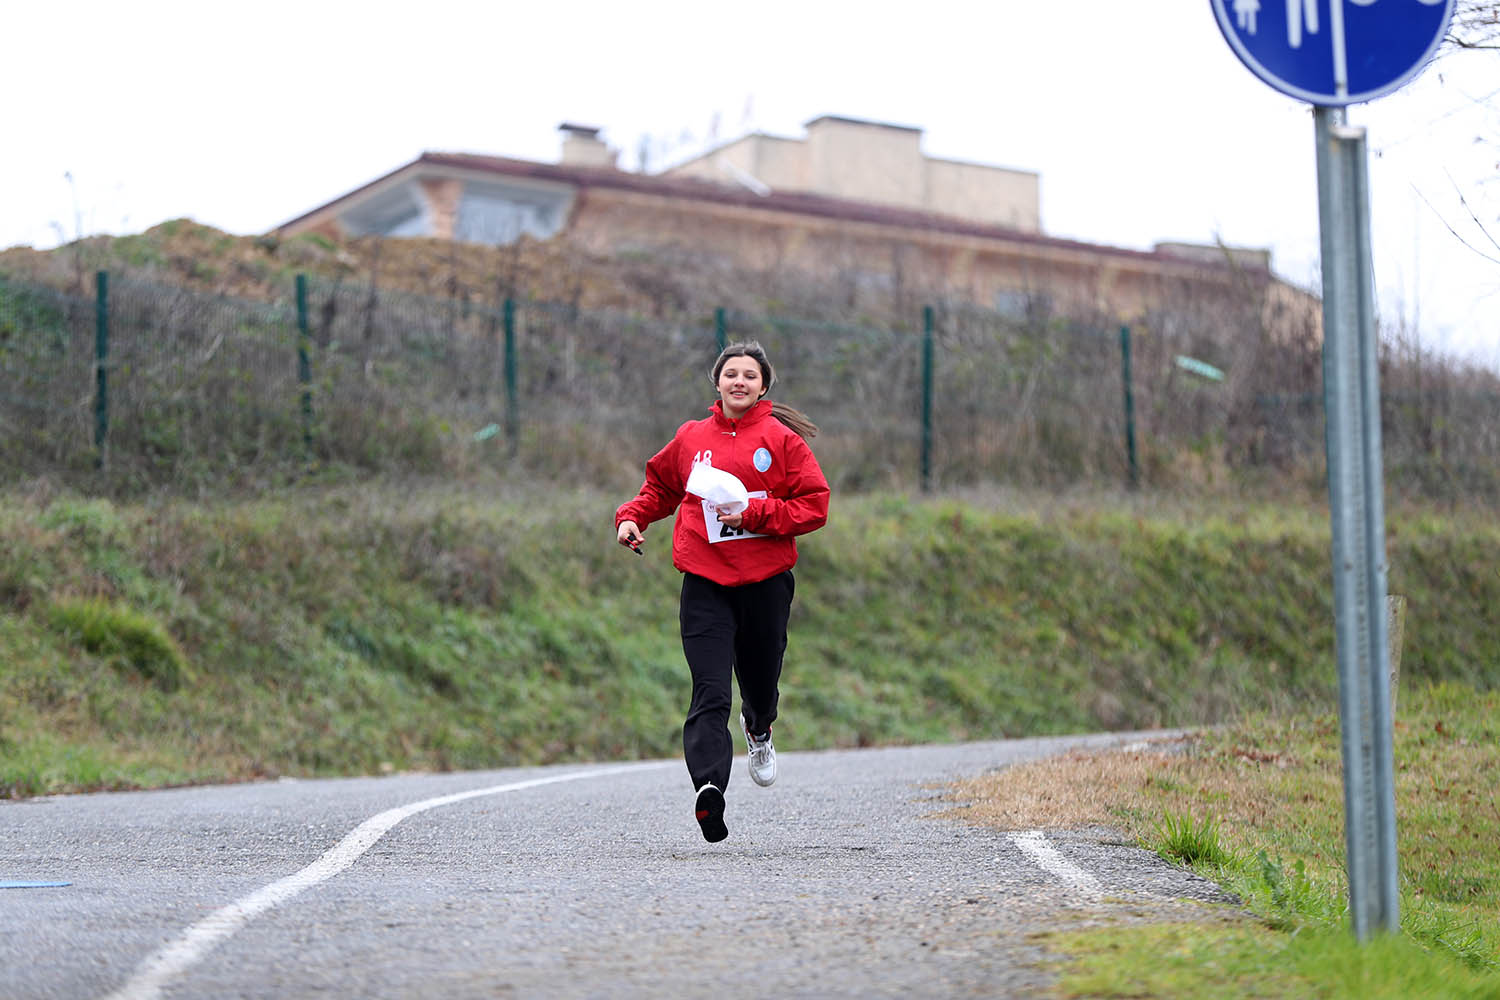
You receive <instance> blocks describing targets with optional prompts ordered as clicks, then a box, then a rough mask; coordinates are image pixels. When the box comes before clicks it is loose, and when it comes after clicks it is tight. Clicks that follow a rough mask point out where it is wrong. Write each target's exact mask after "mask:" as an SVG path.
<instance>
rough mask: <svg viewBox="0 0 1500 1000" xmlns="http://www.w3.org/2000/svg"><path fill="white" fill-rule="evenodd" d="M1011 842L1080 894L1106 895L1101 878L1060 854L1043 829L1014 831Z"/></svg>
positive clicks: (1090, 896) (1091, 895)
mask: <svg viewBox="0 0 1500 1000" xmlns="http://www.w3.org/2000/svg"><path fill="white" fill-rule="evenodd" d="M1010 842H1011V843H1012V844H1015V845H1016V847H1018V848H1019V849H1020V850H1021V853H1023V854H1025V855H1026V856H1027V857H1028V858H1030V859H1031V860H1032V861H1035V862H1036V863H1037V865H1038V866H1040V867H1041V868H1042V870H1043V871H1047V872H1050V873H1051V874H1053V875H1056V876H1057V877H1058V878H1060V879H1062V880H1063V881H1064V882H1066V883H1067V884H1068V885H1070V886H1072V887H1073V888H1074V890H1076V891H1077V892H1078V894H1079V895H1080V896H1083V897H1085V898H1087V899H1099V898H1100V897H1102V896H1103V895H1104V887H1103V886H1102V885H1100V884H1099V880H1098V879H1096V878H1094V876H1092V875H1090V874H1089V873H1088V872H1086V871H1084V870H1083V869H1082V868H1079V867H1078V866H1077V865H1075V864H1074V863H1073V862H1071V861H1069V860H1068V859H1067V858H1065V857H1063V856H1062V855H1061V854H1059V853H1058V852H1057V848H1055V847H1053V846H1052V845H1051V844H1049V843H1048V842H1047V835H1046V834H1044V833H1042V831H1040V830H1027V831H1025V832H1024V833H1013V834H1011V835H1010Z"/></svg>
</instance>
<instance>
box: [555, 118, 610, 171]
mask: <svg viewBox="0 0 1500 1000" xmlns="http://www.w3.org/2000/svg"><path fill="white" fill-rule="evenodd" d="M557 130H558V131H559V132H561V133H562V134H563V141H562V160H561V162H562V163H563V165H565V166H569V167H609V168H611V169H613V168H614V166H615V157H616V156H617V155H618V154H617V153H616V152H615V151H614V150H612V149H610V148H609V147H608V146H606V145H605V144H604V140H603V139H600V138H599V129H598V128H595V127H594V126H592V125H577V124H574V123H573V122H563V123H562V124H561V125H559V126H557Z"/></svg>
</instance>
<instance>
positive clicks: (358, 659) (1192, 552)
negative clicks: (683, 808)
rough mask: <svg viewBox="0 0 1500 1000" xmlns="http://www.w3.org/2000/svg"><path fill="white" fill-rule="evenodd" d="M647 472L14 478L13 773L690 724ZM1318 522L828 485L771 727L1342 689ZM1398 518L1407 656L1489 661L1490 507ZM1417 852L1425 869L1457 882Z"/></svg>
mask: <svg viewBox="0 0 1500 1000" xmlns="http://www.w3.org/2000/svg"><path fill="white" fill-rule="evenodd" d="M635 485H636V483H635V482H634V481H633V480H632V481H630V482H622V483H620V484H618V488H617V489H615V490H614V491H613V492H610V493H603V492H588V491H576V492H561V491H557V490H554V489H547V488H544V487H543V486H541V485H534V486H532V485H527V486H523V485H514V484H512V485H495V486H492V487H481V486H475V485H468V486H460V485H453V484H449V483H439V484H421V483H417V484H411V483H402V484H388V485H384V486H381V485H377V484H366V485H362V486H359V487H327V488H316V487H307V488H303V489H300V490H295V491H286V492H284V493H280V494H277V495H275V496H273V497H271V498H269V499H263V500H258V501H245V502H235V503H193V502H187V501H166V500H163V501H156V502H150V503H140V504H125V503H112V502H109V501H104V500H87V499H83V498H79V497H77V496H73V495H69V494H61V495H50V494H49V493H48V491H46V490H37V491H33V492H32V493H25V494H23V493H16V494H14V495H11V496H9V497H7V502H6V503H5V504H3V505H0V596H3V597H4V598H5V601H4V610H3V612H0V739H3V740H4V741H6V742H5V745H6V746H7V747H8V748H11V749H12V752H13V754H14V756H15V759H16V760H18V761H27V762H29V763H27V764H26V765H25V766H24V768H23V767H20V766H19V765H17V767H15V768H13V769H12V770H13V772H14V773H13V774H12V775H11V776H10V777H9V778H7V781H6V784H5V790H4V791H0V794H11V795H29V794H38V793H41V792H51V791H61V790H69V789H87V788H99V787H128V786H131V785H141V786H149V785H160V784H170V783H174V782H181V781H201V780H206V779H215V778H217V779H226V780H227V779H240V778H252V777H261V776H268V775H280V774H293V775H314V774H317V775H333V774H356V773H375V772H378V771H382V770H388V769H391V768H395V769H398V770H400V769H448V768H471V767H493V766H507V765H513V764H529V763H546V762H552V761H569V760H593V759H628V758H639V757H654V756H673V755H675V754H677V753H678V752H680V726H681V720H682V714H683V712H684V710H685V707H686V700H687V696H688V683H687V676H686V668H685V667H684V666H683V664H682V654H681V648H680V644H679V641H678V637H677V634H676V597H677V589H678V586H679V580H680V578H679V575H678V574H677V573H676V571H675V570H673V569H672V567H671V565H670V560H669V552H668V549H669V537H668V536H669V531H670V529H669V525H667V524H660V525H657V526H655V527H653V529H652V530H651V533H650V534H649V535H648V543H647V556H646V558H644V559H642V558H638V557H635V556H631V555H630V554H629V553H626V552H624V551H623V550H622V549H620V548H619V547H618V546H616V545H614V544H613V533H612V530H611V516H612V513H613V509H614V507H615V505H616V504H617V503H618V502H619V501H620V500H621V499H623V498H624V497H625V496H626V495H628V493H629V491H630V490H632V489H633V488H634V487H635ZM1326 522H1327V516H1326V512H1323V511H1319V510H1316V509H1298V508H1296V507H1295V506H1289V505H1282V506H1271V505H1265V506H1254V505H1248V504H1246V505H1233V506H1226V505H1223V504H1220V505H1219V506H1218V507H1217V508H1216V509H1215V510H1214V512H1213V513H1211V514H1208V515H1205V514H1204V513H1203V512H1201V511H1199V510H1195V509H1193V508H1191V507H1190V506H1188V505H1186V504H1181V503H1174V504H1168V503H1164V502H1161V501H1157V502H1154V503H1153V502H1150V501H1146V500H1141V499H1129V500H1118V501H1116V502H1113V503H1105V502H1102V501H1101V502H1098V503H1094V504H1090V503H1083V502H1079V501H1066V502H1063V501H1058V500H1057V499H1056V498H1050V497H1043V498H1036V499H1034V500H1033V499H1027V498H1018V497H1013V496H997V497H988V498H985V497H977V498H970V499H969V500H967V501H964V502H960V501H958V500H955V499H951V498H948V499H934V500H918V499H912V498H905V497H899V496H898V497H891V496H884V497H853V496H840V497H839V499H838V501H837V503H836V504H835V509H834V515H833V519H832V521H831V522H830V524H829V526H828V527H827V528H825V529H824V530H822V531H820V532H818V533H817V534H815V535H813V536H811V537H809V538H807V539H805V540H804V541H803V542H802V545H801V551H802V560H801V562H800V564H799V567H798V570H797V578H798V598H797V602H796V604H795V605H794V608H793V615H792V623H791V637H790V648H789V651H788V658H787V666H786V670H785V674H784V684H783V697H782V710H783V712H782V719H781V720H780V721H778V723H777V734H778V737H779V738H780V739H781V740H783V741H785V744H786V745H787V746H789V747H797V748H816V747H829V746H858V745H869V744H877V743H899V742H917V741H933V740H938V741H948V740H964V739H976V738H997V737H1005V736H1024V735H1037V734H1046V733H1062V732H1072V731H1082V730H1096V729H1121V728H1137V727H1149V726H1158V725H1190V724H1195V723H1204V722H1219V721H1224V720H1228V719H1233V718H1237V717H1239V716H1240V715H1242V714H1243V713H1244V712H1245V711H1247V710H1253V709H1267V710H1271V711H1275V712H1284V711H1286V710H1287V709H1289V708H1291V707H1293V706H1298V705H1309V704H1310V705H1322V706H1331V705H1332V704H1333V691H1334V683H1335V682H1334V671H1333V669H1332V666H1331V664H1332V628H1331V626H1330V622H1331V614H1332V612H1331V605H1330V598H1329V589H1330V586H1329V572H1328V565H1327V564H1328V553H1329V543H1328V532H1327V526H1326ZM1390 522H1391V545H1390V549H1391V560H1390V561H1391V580H1392V590H1393V591H1397V592H1400V593H1403V594H1405V595H1406V596H1407V597H1408V599H1409V602H1410V605H1409V611H1408V626H1407V633H1408V634H1407V643H1406V649H1405V655H1404V658H1403V675H1404V676H1405V677H1406V678H1407V679H1408V680H1411V681H1414V682H1425V681H1427V680H1429V679H1433V678H1450V679H1457V680H1462V681H1464V682H1465V683H1466V684H1469V685H1471V686H1473V687H1476V688H1479V689H1486V688H1488V687H1490V686H1493V684H1494V681H1495V678H1496V676H1497V674H1500V669H1497V667H1496V666H1495V665H1496V664H1500V633H1497V632H1496V631H1495V630H1494V629H1493V628H1492V627H1491V619H1492V615H1491V612H1490V609H1492V608H1494V607H1496V606H1500V575H1497V574H1496V573H1495V572H1494V570H1493V567H1494V566H1495V565H1500V558H1497V557H1500V533H1497V531H1496V529H1495V528H1494V527H1493V526H1492V524H1491V523H1490V522H1488V521H1485V520H1483V519H1479V518H1474V519H1465V518H1463V517H1458V516H1448V517H1443V518H1439V517H1436V516H1433V515H1428V514H1415V515H1403V514H1399V513H1398V514H1395V515H1392V516H1391V518H1390ZM1455 563H1457V564H1458V565H1455ZM7 756H9V755H7ZM89 761H92V762H93V763H92V764H85V763H84V762H89ZM1431 877H1432V879H1433V882H1432V885H1431V891H1432V892H1433V893H1435V894H1438V893H1447V894H1449V895H1454V894H1462V893H1463V892H1465V891H1468V888H1469V887H1470V883H1469V882H1465V881H1462V880H1459V881H1450V882H1443V881H1442V877H1441V876H1440V875H1438V874H1434V875H1433V876H1431Z"/></svg>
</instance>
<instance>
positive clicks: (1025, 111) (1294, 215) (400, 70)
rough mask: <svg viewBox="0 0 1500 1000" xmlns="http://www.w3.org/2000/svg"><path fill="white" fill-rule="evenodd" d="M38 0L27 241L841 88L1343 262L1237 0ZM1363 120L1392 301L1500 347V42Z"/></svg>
mask: <svg viewBox="0 0 1500 1000" xmlns="http://www.w3.org/2000/svg"><path fill="white" fill-rule="evenodd" d="M1266 2H1276V0H1266ZM1387 2H1393V3H1394V2H1402V0H1387ZM11 7H12V9H10V10H8V11H7V13H6V16H5V22H6V25H5V30H4V36H3V38H4V41H3V46H0V48H3V51H4V53H5V64H6V73H5V76H6V78H7V81H8V82H9V87H8V91H9V93H10V100H9V101H8V102H7V104H8V108H7V113H6V115H5V124H4V135H5V141H4V144H3V146H0V247H8V246H12V245H16V244H30V245H33V246H38V247H48V246H53V245H56V244H57V242H58V241H59V238H60V237H66V238H68V239H71V238H72V237H73V236H74V235H76V234H77V233H78V232H80V231H81V232H83V233H97V232H110V233H131V232H139V231H141V230H144V229H146V228H149V227H151V226H153V225H156V224H157V223H159V222H162V221H164V220H166V219H171V218H178V217H184V216H185V217H190V218H193V219H196V220H197V221H199V222H202V223H205V224H207V225H211V226H215V227H217V228H220V229H224V230H227V231H229V232H232V233H239V234H246V233H257V232H262V231H265V230H268V229H270V228H272V227H274V226H276V225H277V224H279V223H281V222H284V221H286V220H288V219H290V218H293V217H295V216H297V215H300V214H301V213H303V212H305V211H307V210H309V209H311V208H314V207H316V206H317V205H319V204H322V203H323V202H325V201H327V200H330V199H332V198H334V197H337V196H338V195H340V194H343V193H344V192H346V191H348V190H350V189H352V188H354V187H356V186H358V185H360V184H362V183H364V182H366V181H368V180H371V179H373V178H375V177H377V176H380V175H382V174H384V173H386V172H388V171H390V170H393V169H395V168H396V167H398V166H401V165H402V164H404V163H406V162H408V161H410V160H412V159H414V158H415V157H416V156H417V155H419V154H420V153H421V152H422V151H424V150H445V151H461V152H475V153H493V154H498V155H505V156H516V157H521V158H526V159H536V160H545V161H553V160H555V159H556V158H557V155H558V151H559V138H560V137H559V135H558V133H557V131H556V128H557V125H558V124H559V123H560V122H562V121H574V122H581V123H585V124H590V125H597V126H601V127H603V129H604V138H605V139H606V140H608V141H609V142H610V143H611V144H612V145H614V146H617V147H619V148H620V149H622V150H623V153H622V156H621V163H622V165H630V166H633V165H634V164H635V163H636V159H637V150H638V148H639V145H640V142H641V140H642V137H650V138H652V139H653V140H655V142H656V143H657V144H658V145H659V146H665V145H666V144H667V143H669V142H670V143H673V144H675V145H676V153H677V155H679V156H681V155H685V154H686V153H689V152H697V151H700V150H701V149H703V148H705V142H706V139H707V136H708V133H709V130H710V127H711V123H712V122H713V121H714V120H715V118H717V120H718V123H719V126H718V134H719V137H720V138H721V139H729V138H733V137H735V136H737V135H739V134H742V133H743V132H745V131H750V130H758V131H764V132H770V133H772V134H776V135H785V136H790V137H800V136H801V135H802V125H803V124H804V123H805V122H806V121H808V120H809V119H812V118H815V117H817V116H819V115H823V114H834V115H843V116H848V117H856V118H869V119H874V120H879V121H887V122H892V123H895V124H901V125H910V126H916V127H919V128H922V129H923V130H924V136H923V149H924V151H925V152H926V153H927V154H928V155H929V156H937V157H944V158H950V159H958V160H968V161H973V162H978V163H988V164H994V165H999V166H1007V167H1017V168H1021V169H1026V170H1034V171H1037V172H1038V173H1040V175H1041V192H1042V227H1043V229H1044V231H1045V232H1047V233H1048V234H1050V235H1054V236H1062V237H1068V238H1072V239H1080V240H1086V241H1089V242H1095V243H1103V244H1110V245H1115V246H1122V247H1131V248H1137V249H1149V248H1150V247H1151V245H1152V244H1153V243H1155V242H1157V241H1159V240H1187V241H1194V242H1209V241H1212V240H1214V239H1216V238H1218V239H1223V240H1224V241H1225V242H1227V243H1230V244H1238V245H1248V246H1268V247H1271V248H1272V249H1273V251H1274V266H1275V268H1276V270H1277V272H1278V273H1279V274H1281V275H1282V276H1283V277H1285V278H1287V279H1288V280H1290V281H1293V282H1295V283H1297V284H1300V285H1303V286H1305V287H1310V288H1313V289H1316V288H1317V286H1318V283H1319V279H1318V269H1317V268H1318V264H1317V261H1318V244H1319V240H1318V213H1317V188H1316V175H1315V168H1314V150H1313V124H1312V118H1311V114H1310V112H1309V110H1308V108H1307V106H1306V105H1303V104H1301V103H1300V102H1297V101H1294V100H1292V99H1290V98H1286V97H1283V96H1281V95H1279V94H1278V93H1276V92H1275V91H1273V90H1271V89H1270V88H1269V87H1267V86H1266V85H1265V84H1263V83H1261V82H1260V81H1259V80H1257V79H1256V78H1255V77H1253V76H1252V75H1251V74H1250V72H1249V70H1247V69H1245V68H1244V67H1243V66H1242V65H1241V64H1240V63H1239V62H1238V60H1237V59H1236V58H1235V56H1234V55H1233V54H1232V53H1231V51H1230V49H1229V46H1228V45H1227V44H1226V43H1225V41H1224V40H1223V38H1222V37H1221V36H1220V34H1219V31H1218V28H1217V26H1216V25H1215V23H1214V18H1213V14H1212V11H1211V7H1210V3H1209V0H1145V2H1137V3H1127V2H1123V0H1067V2H1062V0H1053V2H1039V0H926V2H923V3H917V4H910V3H908V4H896V3H870V2H863V3H853V2H831V0H824V2H820V0H800V2H787V0H761V2H759V3H753V4H751V3H716V2H713V0H696V2H685V0H664V2H651V0H638V2H634V3H620V2H618V0H609V2H602V0H576V2H571V3H556V4H549V3H536V2H512V3H506V2H499V3H494V2H491V3H477V2H457V0H425V2H422V3H400V4H398V3H390V2H383V0H365V2H362V3H351V2H345V0H322V2H320V0H295V2H291V0H263V2H260V3H256V4H250V5H221V4H210V3H203V2H202V0H194V2H168V0H137V2H134V3H129V4H122V3H115V2H111V3H99V2H68V0H54V2H51V3H47V4H41V3H35V4H21V3H16V4H12V5H11ZM1349 117H1350V121H1351V123H1352V124H1356V125H1363V126H1366V127H1367V128H1368V130H1369V144H1370V148H1371V151H1372V159H1371V162H1370V174H1371V188H1372V192H1373V194H1372V202H1373V204H1372V213H1371V217H1372V222H1373V226H1374V259H1375V271H1376V285H1377V289H1378V293H1379V296H1380V300H1381V311H1382V314H1383V316H1384V318H1385V319H1386V321H1387V322H1391V321H1395V320H1398V319H1400V318H1405V319H1406V320H1407V321H1408V322H1409V323H1410V322H1411V321H1413V320H1414V321H1415V326H1416V328H1417V329H1418V330H1419V332H1420V335H1421V338H1422V340H1423V342H1424V343H1426V344H1427V345H1429V346H1430V347H1433V348H1436V349H1439V350H1442V351H1445V352H1447V353H1450V354H1455V355H1459V356H1463V357H1468V358H1472V359H1475V360H1479V361H1482V362H1484V363H1486V364H1489V365H1492V366H1495V367H1500V249H1497V247H1496V246H1495V245H1494V243H1492V242H1490V241H1489V239H1488V237H1487V236H1485V235H1484V233H1483V232H1481V231H1480V230H1479V229H1478V227H1477V226H1476V225H1475V223H1474V222H1473V221H1472V219H1470V217H1469V212H1468V210H1467V209H1466V208H1465V207H1464V205H1463V203H1462V201H1461V200H1460V194H1461V195H1462V197H1463V198H1466V199H1467V200H1468V204H1469V207H1470V208H1472V209H1473V211H1474V212H1475V213H1477V214H1478V215H1479V217H1480V218H1481V219H1483V220H1484V221H1485V223H1486V224H1487V225H1488V226H1489V231H1490V233H1491V234H1492V235H1493V236H1495V237H1496V238H1497V239H1500V54H1496V53H1477V54H1475V53H1468V54H1463V55H1460V56H1456V57H1450V58H1446V59H1443V60H1441V61H1439V62H1438V63H1436V64H1434V65H1433V66H1431V67H1430V68H1429V69H1428V70H1427V72H1426V73H1424V74H1423V75H1422V76H1421V77H1420V78H1419V79H1418V80H1417V81H1416V82H1414V83H1412V84H1411V85H1409V86H1408V87H1407V88H1405V89H1403V90H1402V91H1399V92H1398V93H1396V94H1394V95H1391V96H1389V97H1385V98H1382V99H1381V100H1379V101H1376V102H1373V103H1371V104H1366V105H1358V106H1355V107H1353V108H1351V109H1350V116H1349ZM685 139H689V140H690V141H686V142H684V140H685ZM65 175H70V176H71V180H69V179H68V176H65ZM1449 226H1451V227H1453V228H1454V229H1456V230H1458V231H1459V233H1461V234H1462V235H1463V237H1464V239H1466V240H1467V241H1468V242H1469V243H1470V244H1472V245H1473V246H1474V247H1476V248H1478V249H1479V250H1482V251H1483V252H1484V253H1485V254H1486V255H1487V256H1488V258H1489V259H1485V257H1483V256H1481V255H1480V254H1479V253H1476V252H1475V251H1474V250H1471V249H1468V248H1466V247H1465V246H1464V245H1463V244H1462V243H1461V242H1460V241H1459V239H1458V238H1457V237H1455V236H1454V235H1453V234H1452V233H1450V232H1449V228H1448V227H1449Z"/></svg>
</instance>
